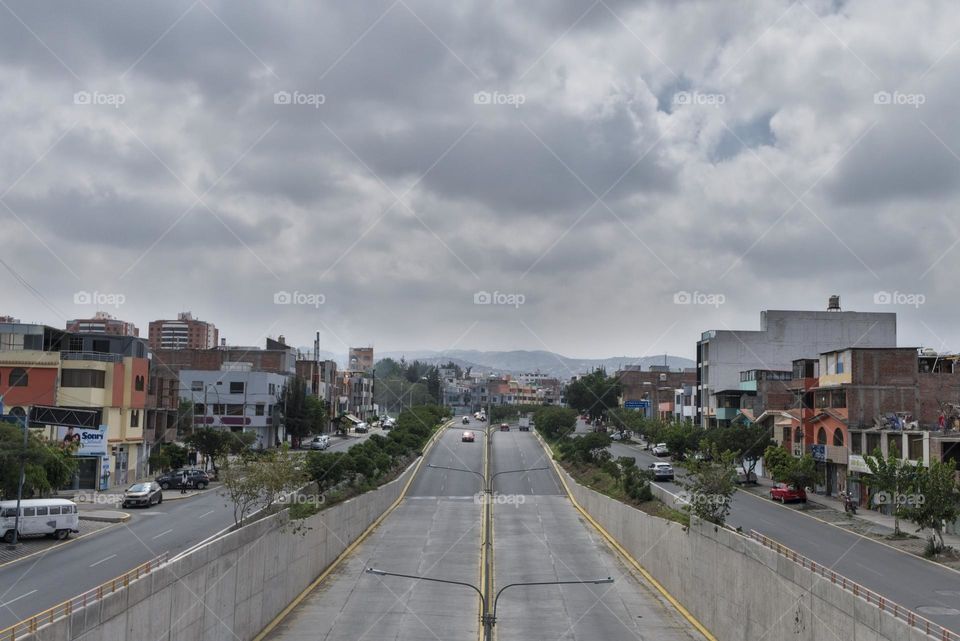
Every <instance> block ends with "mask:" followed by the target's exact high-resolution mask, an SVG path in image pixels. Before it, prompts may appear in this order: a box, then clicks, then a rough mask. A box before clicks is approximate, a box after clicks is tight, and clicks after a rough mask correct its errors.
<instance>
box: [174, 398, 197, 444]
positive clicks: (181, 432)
mask: <svg viewBox="0 0 960 641" xmlns="http://www.w3.org/2000/svg"><path fill="white" fill-rule="evenodd" d="M193 417H194V408H193V401H189V400H186V399H181V400H180V405H179V406H178V407H177V419H176V425H177V437H178V438H180V437H181V436H186V435H187V434H189V433H190V432H192V431H193Z"/></svg>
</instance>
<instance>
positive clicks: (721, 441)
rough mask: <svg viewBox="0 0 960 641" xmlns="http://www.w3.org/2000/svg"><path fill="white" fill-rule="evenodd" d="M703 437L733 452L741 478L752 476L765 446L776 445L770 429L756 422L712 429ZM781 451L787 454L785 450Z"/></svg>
mask: <svg viewBox="0 0 960 641" xmlns="http://www.w3.org/2000/svg"><path fill="white" fill-rule="evenodd" d="M705 438H706V439H707V440H708V441H709V442H710V443H712V444H713V445H714V446H715V447H716V449H717V450H718V451H720V452H733V455H734V459H735V460H736V463H737V465H739V466H740V469H741V470H742V471H743V478H744V479H747V480H749V479H751V478H752V477H753V474H754V470H755V469H756V467H757V463H758V462H759V461H760V459H761V458H762V457H763V456H764V453H765V452H766V450H767V448H768V447H770V446H771V445H776V443H775V442H774V440H773V434H772V431H771V429H770V428H767V427H763V426H762V425H756V424H754V425H749V426H746V427H720V428H716V429H712V430H709V431H707V432H706V435H705ZM780 449H783V448H780ZM783 453H784V454H788V453H787V451H786V450H783ZM788 455H789V454H788Z"/></svg>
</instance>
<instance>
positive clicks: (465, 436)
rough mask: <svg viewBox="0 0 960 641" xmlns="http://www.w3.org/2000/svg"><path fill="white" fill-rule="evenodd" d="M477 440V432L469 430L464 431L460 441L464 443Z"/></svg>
mask: <svg viewBox="0 0 960 641" xmlns="http://www.w3.org/2000/svg"><path fill="white" fill-rule="evenodd" d="M475 440H477V436H476V434H474V433H473V432H471V431H469V430H467V431H466V432H464V433H463V436H461V437H460V441H461V442H463V443H473V442H474V441H475Z"/></svg>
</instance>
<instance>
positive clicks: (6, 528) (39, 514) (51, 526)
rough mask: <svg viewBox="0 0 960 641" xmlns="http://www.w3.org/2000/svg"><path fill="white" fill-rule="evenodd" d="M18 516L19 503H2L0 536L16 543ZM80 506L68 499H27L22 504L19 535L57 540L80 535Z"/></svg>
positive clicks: (0, 504)
mask: <svg viewBox="0 0 960 641" xmlns="http://www.w3.org/2000/svg"><path fill="white" fill-rule="evenodd" d="M16 516H17V502H16V501H0V536H2V537H3V540H4V541H6V542H7V543H12V542H13V528H14V523H15V519H16ZM79 528H80V516H79V515H78V514H77V504H76V503H74V502H73V501H68V500H66V499H24V500H22V501H20V528H19V530H20V532H19V536H18V537H17V538H21V537H25V536H39V535H46V536H54V537H55V538H57V539H60V540H62V539H65V538H67V537H68V536H70V533H71V532H79V531H80V529H79Z"/></svg>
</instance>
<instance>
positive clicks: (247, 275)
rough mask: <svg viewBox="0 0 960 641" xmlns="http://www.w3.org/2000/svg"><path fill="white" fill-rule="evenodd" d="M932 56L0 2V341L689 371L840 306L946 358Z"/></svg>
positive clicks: (596, 7)
mask: <svg viewBox="0 0 960 641" xmlns="http://www.w3.org/2000/svg"><path fill="white" fill-rule="evenodd" d="M958 39H960V12H957V11H956V4H955V2H952V1H950V0H945V1H943V2H935V1H933V0H930V1H927V2H910V3H904V2H902V1H889V2H885V1H880V0H862V1H850V2H841V1H834V2H827V1H812V0H811V1H808V2H780V1H773V0H768V1H758V2H749V1H744V2H737V3H733V2H715V1H713V0H705V1H703V2H686V1H676V0H669V1H664V2H625V1H617V0H603V1H601V0H598V1H596V2H591V1H586V0H584V1H572V0H571V1H561V0H517V1H515V2H511V1H509V0H501V1H498V2H494V3H491V2H489V1H477V2H465V1H463V2H449V1H438V2H424V1H421V0H395V1H389V0H385V1H379V0H371V1H367V0H363V1H357V0H345V1H343V2H280V1H271V2H265V1H264V2H249V3H248V2H243V3H239V2H227V1H218V0H197V1H196V2H192V1H191V0H185V1H169V2H146V1H141V2H133V1H130V0H123V1H120V2H83V3H79V2H37V1H35V0H24V1H18V0H2V1H0V87H3V91H2V92H0V144H2V154H0V220H2V227H0V229H2V230H3V241H4V242H3V251H2V255H0V259H2V261H3V263H4V266H3V267H0V296H2V300H3V304H2V305H0V314H3V313H6V314H10V315H13V316H16V317H18V318H20V319H22V320H23V321H25V322H43V323H47V324H50V325H54V326H61V327H62V326H63V323H64V321H65V320H66V319H68V318H77V317H86V316H91V315H92V314H93V312H95V311H97V309H103V310H105V311H109V312H111V313H113V314H115V315H116V316H119V317H121V318H124V319H126V320H131V321H134V322H136V324H137V325H138V326H139V327H140V329H141V334H142V335H145V334H146V326H147V323H148V322H149V321H150V320H152V319H157V318H171V317H175V315H176V313H177V312H179V311H184V310H192V311H193V313H194V315H196V316H199V317H201V318H203V319H204V320H210V321H213V322H214V323H216V325H217V326H218V327H219V328H220V330H221V335H222V336H225V337H226V338H227V340H228V342H230V343H234V344H260V343H262V341H263V337H264V336H266V335H271V336H276V335H278V334H283V335H285V336H286V337H287V339H288V341H289V342H291V343H293V344H296V345H307V344H310V343H312V339H313V333H314V331H316V330H319V331H320V332H321V343H322V347H323V348H324V349H329V350H331V351H334V352H343V351H345V350H346V344H358V345H370V344H372V345H374V346H375V347H376V348H377V349H379V350H395V349H447V348H459V349H549V350H553V351H556V352H560V353H563V354H567V355H570V356H578V357H601V356H610V355H619V354H629V355H633V356H641V355H645V354H656V353H663V352H665V351H667V352H670V353H672V354H676V355H679V356H687V357H692V356H693V355H694V349H695V342H696V340H697V339H698V337H699V335H700V332H702V331H704V330H707V329H712V328H715V329H726V328H742V329H756V328H758V325H759V312H760V310H762V309H824V308H825V306H826V302H827V297H828V296H829V295H830V294H840V295H841V296H842V303H843V307H844V309H850V310H861V311H867V310H875V311H896V312H897V313H898V324H899V340H900V344H901V345H926V346H931V347H935V348H942V349H947V350H951V351H957V350H960V324H958V323H957V318H956V312H957V310H958V306H957V298H958V288H957V280H958V279H957V272H958V267H960V247H957V244H958V239H960V216H958V214H957V211H958V209H957V206H958V202H960V193H958V187H960V180H958V179H960V129H958V127H957V124H956V122H957V119H956V114H957V110H958V101H960V45H958ZM283 292H288V293H289V294H290V296H289V298H285V297H284V294H283ZM482 292H488V293H489V294H490V296H489V298H485V297H484V296H483V294H482ZM85 293H86V294H88V295H85ZM494 293H496V295H494ZM684 293H688V294H689V296H688V297H686V298H685V297H684ZM885 293H886V294H888V295H885ZM478 294H479V296H478ZM275 298H276V299H277V301H278V302H277V303H275ZM475 298H479V300H480V302H484V301H485V300H489V301H490V302H489V304H475ZM287 300H289V301H290V302H289V303H288V304H284V303H285V302H286V301H287ZM87 301H89V304H88V303H87ZM678 301H679V303H678ZM684 301H689V302H688V304H682V303H683V302H684ZM888 301H889V302H888Z"/></svg>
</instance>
